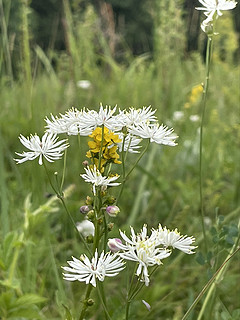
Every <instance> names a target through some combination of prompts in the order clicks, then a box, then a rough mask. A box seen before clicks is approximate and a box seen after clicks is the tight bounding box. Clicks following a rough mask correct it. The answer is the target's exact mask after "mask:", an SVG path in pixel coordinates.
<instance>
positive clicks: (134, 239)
mask: <svg viewBox="0 0 240 320" xmlns="http://www.w3.org/2000/svg"><path fill="white" fill-rule="evenodd" d="M120 235H121V237H122V238H123V240H124V241H125V243H126V244H125V245H124V244H121V243H119V242H115V246H116V247H118V248H119V249H121V250H123V252H122V253H119V255H120V256H121V257H122V258H123V259H126V260H132V261H136V262H138V264H139V265H138V268H137V271H136V275H137V276H140V277H141V281H144V282H145V285H146V286H148V285H149V274H148V267H149V266H154V265H156V264H157V265H160V264H161V260H162V259H165V258H167V257H168V256H170V254H171V251H170V250H167V249H165V248H159V243H158V239H157V237H156V233H155V232H152V233H151V236H150V237H148V236H147V226H146V225H144V226H143V228H142V231H141V233H139V234H135V232H134V229H133V228H132V227H131V239H129V238H128V237H127V236H126V234H125V233H123V232H122V231H120Z"/></svg>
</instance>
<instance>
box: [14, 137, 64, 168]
mask: <svg viewBox="0 0 240 320" xmlns="http://www.w3.org/2000/svg"><path fill="white" fill-rule="evenodd" d="M19 140H20V142H21V143H22V144H23V145H24V146H25V147H26V148H27V149H29V150H30V151H27V152H26V151H24V152H23V153H17V152H16V154H17V155H18V156H21V157H22V159H15V161H16V162H17V163H23V162H25V161H27V160H34V159H36V158H37V157H39V161H38V163H39V164H40V165H42V164H43V157H44V158H45V159H46V160H47V161H49V162H53V161H55V160H58V159H60V158H61V156H62V155H63V151H64V150H65V149H66V148H67V147H68V146H69V145H68V144H67V143H66V141H67V140H66V139H64V140H60V141H58V137H57V135H56V134H53V133H48V132H46V133H45V134H44V135H43V137H42V140H41V139H40V138H39V136H38V135H37V134H35V135H30V137H27V138H25V137H24V136H23V135H20V136H19Z"/></svg>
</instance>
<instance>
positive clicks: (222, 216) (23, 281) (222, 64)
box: [0, 1, 240, 320]
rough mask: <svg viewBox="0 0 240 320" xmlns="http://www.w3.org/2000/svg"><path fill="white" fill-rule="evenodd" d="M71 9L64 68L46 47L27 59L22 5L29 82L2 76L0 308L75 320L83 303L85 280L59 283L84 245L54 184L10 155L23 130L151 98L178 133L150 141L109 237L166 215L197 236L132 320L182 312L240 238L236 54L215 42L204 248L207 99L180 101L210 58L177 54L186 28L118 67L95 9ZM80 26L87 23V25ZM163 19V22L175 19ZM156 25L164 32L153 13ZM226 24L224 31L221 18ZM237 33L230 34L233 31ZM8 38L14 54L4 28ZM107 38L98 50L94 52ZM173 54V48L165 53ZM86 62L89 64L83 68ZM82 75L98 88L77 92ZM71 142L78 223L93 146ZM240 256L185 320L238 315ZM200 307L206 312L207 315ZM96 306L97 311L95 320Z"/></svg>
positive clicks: (159, 277) (70, 177) (115, 296)
mask: <svg viewBox="0 0 240 320" xmlns="http://www.w3.org/2000/svg"><path fill="white" fill-rule="evenodd" d="M23 4H24V6H25V5H26V3H25V2H23ZM64 8H65V13H66V22H67V25H68V28H67V29H66V32H67V35H68V36H69V46H70V47H69V54H68V55H67V54H65V55H64V54H63V55H59V56H58V61H57V68H56V70H55V71H53V69H52V68H51V60H50V58H49V61H48V60H47V59H48V57H47V55H45V54H44V53H43V52H42V51H41V50H39V48H37V49H36V50H35V51H31V54H30V48H29V46H28V40H29V39H28V36H29V35H28V29H27V21H26V12H25V13H24V11H23V14H24V19H23V24H24V26H25V29H23V30H24V32H23V60H22V61H23V62H22V63H23V65H22V68H23V70H25V80H26V81H22V82H21V81H12V85H11V86H10V85H9V83H7V84H6V81H5V80H6V77H5V76H4V75H2V86H1V89H0V101H1V108H0V142H1V143H0V191H1V192H0V199H1V231H0V238H1V242H0V243H1V245H0V315H1V317H2V319H10V318H11V319H65V318H67V315H68V318H67V319H71V318H70V315H69V313H70V312H71V313H72V315H73V316H75V317H77V315H79V314H80V309H81V303H79V301H80V300H81V299H82V294H83V291H84V290H85V285H83V284H80V283H72V284H69V283H66V281H64V280H63V279H62V275H61V266H62V265H66V261H67V260H69V259H70V257H71V256H72V255H75V256H79V255H80V254H81V253H82V252H83V251H84V248H83V247H82V246H81V244H80V243H79V240H78V238H77V237H76V234H75V232H74V230H73V228H72V225H71V221H69V219H68V217H67V216H66V214H65V212H64V210H63V209H62V207H61V205H60V202H59V201H58V199H57V198H55V197H50V198H47V195H48V194H49V193H51V192H52V191H51V188H50V186H49V184H48V182H47V178H46V176H45V173H44V170H43V168H41V167H39V165H38V164H37V163H36V162H31V163H30V162H28V163H25V164H23V165H20V166H17V165H16V164H15V162H14V160H13V158H14V157H15V155H14V152H15V151H21V146H20V144H19V141H18V139H17V137H18V136H19V134H20V133H22V134H23V135H29V134H30V133H35V132H37V133H39V134H42V133H43V127H44V117H45V116H49V114H50V113H53V114H58V113H59V112H65V111H66V110H67V109H68V108H70V107H71V106H73V105H74V106H76V107H79V108H82V107H90V108H96V109H97V108H98V106H99V103H100V102H102V103H103V104H104V105H106V104H107V105H112V106H114V105H115V104H117V105H118V106H119V107H121V108H125V107H129V106H134V107H142V106H143V105H152V107H153V108H156V109H157V115H158V118H160V121H162V122H163V123H166V124H168V125H170V126H173V127H174V129H175V131H176V132H177V134H178V135H179V139H178V146H177V147H175V148H168V147H165V148H157V149H156V148H155V147H154V146H151V147H150V150H149V153H148V154H146V155H145V156H144V157H143V159H142V160H141V161H140V163H139V164H138V166H137V169H136V170H135V172H134V173H133V174H132V176H131V177H130V178H129V179H128V181H127V183H126V187H125V190H124V192H123V194H122V197H121V200H120V202H119V206H120V207H121V213H120V215H119V216H118V218H117V219H116V220H115V221H114V222H115V224H116V226H115V228H114V229H113V231H112V233H111V237H114V236H117V235H118V228H119V227H121V228H122V229H124V228H126V229H128V228H129V224H132V225H134V227H135V228H136V229H137V228H141V226H142V224H143V223H147V224H148V225H149V226H155V227H156V226H157V224H158V223H159V222H160V223H162V224H163V225H165V224H166V225H168V227H169V228H175V227H178V228H179V230H181V231H182V232H183V233H186V234H189V235H194V236H196V243H197V245H198V249H197V250H196V252H197V253H196V256H195V257H193V256H191V257H189V256H187V257H186V256H184V255H182V254H177V253H175V254H174V255H173V256H172V257H171V258H170V260H168V261H167V262H165V263H164V266H163V267H161V269H160V270H158V272H156V273H155V275H154V279H153V280H152V282H151V284H152V285H151V288H150V290H149V288H146V289H144V290H143V291H142V292H141V294H140V295H139V297H138V298H137V299H136V301H134V303H133V306H132V307H131V310H134V312H135V313H134V314H132V315H131V314H130V319H139V318H142V319H150V320H151V319H169V320H170V319H171V320H172V319H174V320H179V319H182V317H183V315H184V314H185V312H186V311H187V309H188V307H189V306H190V305H191V304H192V302H193V301H194V298H196V296H197V295H198V293H199V292H200V291H201V290H202V288H203V287H204V285H205V284H206V283H207V282H208V280H209V279H210V277H211V276H212V275H213V274H214V272H215V271H216V270H217V269H218V268H219V267H220V265H221V264H222V263H223V261H224V260H225V259H226V258H227V256H228V254H229V252H230V251H231V250H232V248H233V247H234V246H236V245H237V241H238V237H239V236H238V234H239V224H238V223H239V222H238V218H239V210H240V209H239V205H240V200H239V199H240V198H239V190H240V188H239V186H240V182H239V142H238V141H239V137H240V127H239V121H238V120H239V119H237V117H238V116H239V92H238V91H239V90H238V86H237V85H236V83H238V82H239V78H238V76H239V73H238V72H239V70H238V66H236V65H234V63H233V61H232V60H231V59H230V58H229V56H230V53H228V60H227V61H222V60H221V59H220V58H219V56H220V53H221V52H220V49H221V47H220V44H219V45H218V43H216V46H215V48H214V52H215V55H214V56H213V68H212V70H211V79H210V89H209V99H208V102H207V109H206V122H205V130H204V145H203V181H204V184H203V191H204V192H203V201H204V210H205V215H206V221H205V222H206V232H207V237H208V243H209V251H208V253H207V255H205V254H204V245H203V237H202V229H201V222H200V221H201V218H200V204H199V192H198V186H199V175H198V161H199V154H198V150H199V122H198V121H197V122H192V121H190V119H189V117H190V116H191V115H195V114H197V115H200V103H199V102H200V101H199V100H198V101H196V102H195V103H194V104H192V105H191V106H190V108H188V109H186V108H184V104H185V103H186V102H188V100H189V97H190V92H191V89H192V87H193V86H195V85H197V84H200V83H201V82H202V81H203V80H204V63H203V61H202V58H201V56H200V54H198V53H194V54H192V55H191V56H189V57H183V56H184V55H183V49H181V48H180V49H179V50H180V51H181V53H182V54H176V52H177V53H178V51H177V49H178V48H174V47H172V43H174V37H176V39H180V38H181V37H182V35H180V34H174V33H173V34H171V37H172V38H171V41H173V42H171V41H170V40H169V39H167V40H169V41H168V42H166V38H167V35H164V34H161V43H160V40H159V46H160V47H161V45H162V43H163V44H165V45H166V48H167V49H166V51H165V53H164V55H163V56H161V54H160V52H159V51H156V52H154V54H153V56H151V55H150V54H145V55H142V56H139V57H133V56H131V54H130V55H128V59H125V62H124V63H123V62H122V63H120V62H116V61H115V60H114V59H113V58H112V57H111V55H110V54H109V51H108V50H107V45H106V43H105V42H104V38H103V36H102V34H101V33H100V32H99V31H98V32H97V37H98V42H97V45H96V42H95V41H96V38H94V32H96V28H97V26H96V25H95V24H94V21H95V20H94V12H93V11H92V8H91V7H89V9H88V10H87V13H86V16H85V17H84V19H83V21H80V22H78V23H77V22H76V21H75V20H74V17H73V16H72V13H71V11H70V9H69V6H68V1H64ZM23 9H24V10H26V9H27V8H26V7H23ZM165 10H172V8H171V7H170V8H165ZM166 13H168V12H167V11H166ZM172 18H174V19H176V17H173V16H172ZM179 19H180V18H179ZM227 19H229V17H227ZM161 21H162V20H161ZM163 21H164V20H163ZM70 22H71V23H70ZM80 23H83V26H82V29H81V28H80ZM164 23H165V24H167V20H166V21H165V22H164ZM156 24H157V25H155V28H156V31H157V27H158V20H157V19H156ZM219 24H220V21H219ZM89 26H90V30H91V32H89V35H88V37H87V38H85V42H84V43H83V46H84V48H85V49H84V50H83V49H82V48H80V43H79V39H83V38H84V32H83V30H84V28H87V27H89ZM224 26H225V28H226V21H225V20H224ZM228 26H229V24H228ZM170 27H171V28H172V26H171V24H170V22H169V25H168V26H167V25H165V29H166V30H168V29H167V28H170ZM229 28H230V31H231V32H233V31H232V29H231V26H230V27H229ZM230 31H229V32H230ZM156 34H157V32H156ZM164 36H165V37H166V38H164ZM3 37H5V38H4V41H5V42H4V43H5V45H6V47H5V49H6V50H5V52H6V53H7V50H8V44H7V43H6V33H3ZM219 37H221V35H220V36H219ZM155 41H158V40H157V38H156V40H155ZM219 43H221V42H219ZM101 45H102V48H101V49H102V54H101V55H100V54H99V53H98V52H97V49H96V47H97V46H98V47H99V46H100V47H101ZM167 46H168V47H167ZM233 48H235V47H234V46H233ZM175 49H176V51H175ZM229 50H230V49H229ZM79 52H80V53H81V54H79V56H78V53H79ZM86 52H88V54H87V55H86ZM168 53H171V55H169V57H168ZM232 53H233V52H232ZM127 54H129V53H127ZM127 54H126V55H127ZM6 57H7V61H6V63H7V69H6V75H7V76H11V71H10V66H11V63H10V62H11V61H10V60H9V56H8V54H7V55H6ZM30 57H31V59H32V60H31V62H32V67H30V66H31V63H30V60H29V59H30ZM36 59H37V61H38V64H37V65H38V67H37V69H36V70H35V69H34V68H33V66H34V64H33V61H36ZM84 59H88V60H87V61H86V64H84V63H83V61H85V60H84ZM69 66H71V68H69ZM45 69H46V70H45ZM33 70H35V71H36V72H35V73H34V72H33ZM81 79H88V80H90V81H91V83H92V87H91V88H90V89H89V90H83V89H81V88H78V87H77V85H76V81H77V80H81ZM175 111H183V118H182V119H180V120H174V118H173V115H174V112H175ZM70 139H71V145H72V144H73V147H71V149H70V150H69V154H68V156H69V159H71V160H70V161H69V163H68V166H67V172H66V180H65V181H66V182H65V186H64V187H65V188H68V187H69V185H72V184H73V185H74V186H73V187H69V188H70V190H69V191H68V192H69V194H68V193H67V204H68V207H69V209H70V211H71V213H72V215H73V218H74V220H75V221H78V220H81V219H82V217H81V216H80V214H79V207H80V206H81V205H82V204H83V201H84V199H85V197H86V195H88V194H89V193H90V189H86V187H85V185H83V183H82V181H81V179H80V177H79V173H82V171H83V170H82V165H81V163H82V161H83V160H84V159H85V152H86V147H85V146H84V145H82V144H81V143H80V147H79V144H78V142H77V141H74V137H70ZM129 161H130V162H132V163H134V158H131V157H129ZM61 168H62V163H61V161H59V162H56V163H55V164H54V165H51V164H50V165H49V169H50V171H51V172H52V173H53V172H55V171H58V172H59V173H61ZM238 262H239V254H238V255H236V256H235V257H234V258H233V259H232V260H231V261H229V263H228V268H227V270H226V272H225V273H224V274H223V275H222V277H221V278H218V282H217V283H216V285H215V287H214V289H212V290H211V292H212V294H211V296H210V297H209V296H207V297H208V300H207V302H208V303H206V300H205V298H206V295H205V296H203V297H202V299H201V300H200V302H199V303H198V304H197V305H196V307H195V309H194V310H193V312H192V313H191V314H190V315H189V317H188V319H192V320H193V319H198V320H200V319H205V320H208V319H214V320H215V319H216V320H218V319H221V320H230V319H238V318H239V313H240V311H239V301H238V296H239V289H237V288H236V283H238V282H239V270H238V269H239V264H238ZM120 281H122V282H124V278H121V275H120V276H119V278H118V280H116V282H115V281H110V280H106V285H107V292H106V293H107V300H108V306H109V307H110V313H111V315H112V317H113V318H114V319H117V320H118V319H119V320H120V319H123V318H122V309H121V307H119V301H120V302H121V303H123V301H124V297H125V294H126V293H125V291H124V289H119V283H120ZM237 290H238V291H237ZM93 299H94V300H95V304H96V305H97V306H98V305H99V302H98V297H97V295H96V296H94V294H93ZM142 299H144V300H145V301H147V302H148V303H150V305H151V306H152V308H151V311H150V312H149V311H148V310H147V309H146V307H145V306H144V304H142V302H141V300H142ZM204 301H205V303H204ZM203 306H204V312H202V311H201V310H203V309H202V308H203ZM94 310H97V311H96V313H95V318H96V319H102V317H103V311H102V310H101V309H100V308H95V309H94ZM91 312H92V311H91V308H90V309H89V317H90V315H91Z"/></svg>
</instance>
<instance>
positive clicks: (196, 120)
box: [189, 114, 200, 122]
mask: <svg viewBox="0 0 240 320" xmlns="http://www.w3.org/2000/svg"><path fill="white" fill-rule="evenodd" d="M189 120H190V121H192V122H198V121H199V120H200V118H199V115H198V114H192V115H191V116H190V117H189Z"/></svg>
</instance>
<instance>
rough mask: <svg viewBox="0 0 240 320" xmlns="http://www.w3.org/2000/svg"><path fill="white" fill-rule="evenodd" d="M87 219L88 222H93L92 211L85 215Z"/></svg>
mask: <svg viewBox="0 0 240 320" xmlns="http://www.w3.org/2000/svg"><path fill="white" fill-rule="evenodd" d="M87 218H88V220H90V221H93V220H94V211H93V210H90V211H88V213H87Z"/></svg>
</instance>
